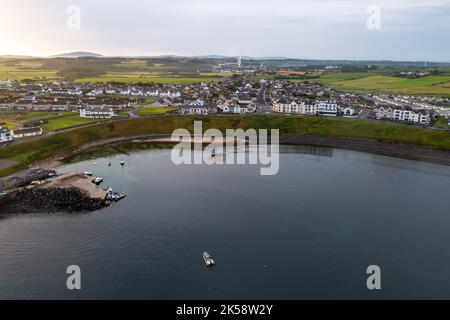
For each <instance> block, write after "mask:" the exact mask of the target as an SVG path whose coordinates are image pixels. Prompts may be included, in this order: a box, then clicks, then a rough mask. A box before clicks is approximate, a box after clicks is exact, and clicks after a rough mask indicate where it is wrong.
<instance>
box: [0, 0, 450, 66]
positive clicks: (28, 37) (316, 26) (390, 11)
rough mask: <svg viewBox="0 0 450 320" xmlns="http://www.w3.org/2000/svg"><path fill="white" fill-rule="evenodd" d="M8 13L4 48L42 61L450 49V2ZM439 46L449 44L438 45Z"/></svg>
mask: <svg viewBox="0 0 450 320" xmlns="http://www.w3.org/2000/svg"><path fill="white" fill-rule="evenodd" d="M72 4H76V5H79V6H80V8H81V9H82V28H81V30H79V31H71V30H68V29H67V28H66V27H65V26H66V19H67V13H66V8H67V6H69V5H72ZM372 4H375V5H378V6H379V7H380V8H381V12H382V29H381V30H379V31H370V30H368V29H367V27H366V19H367V7H368V6H369V5H372ZM3 9H5V10H3ZM1 12H3V15H2V14H1V13H0V41H1V40H3V41H6V42H8V44H9V45H7V46H5V49H3V48H2V49H0V50H11V49H12V48H17V50H24V49H26V48H30V50H34V51H35V53H36V54H53V53H54V51H57V52H63V51H68V50H78V49H79V50H81V49H82V50H92V51H93V50H97V51H99V52H101V53H105V54H118V55H120V54H125V52H129V53H131V52H133V53H135V54H138V53H141V54H149V53H155V54H156V53H159V52H170V53H178V54H210V53H211V54H214V53H217V54H222V53H223V54H240V53H243V54H246V55H259V56H264V55H277V56H281V55H283V56H293V57H307V58H351V59H357V58H360V59H368V58H370V59H376V58H378V59H403V58H404V57H409V58H416V59H423V57H427V58H428V57H433V58H436V59H437V58H439V59H440V58H442V57H444V56H445V55H446V54H448V52H450V50H449V47H450V44H448V43H450V41H445V37H446V36H447V37H448V34H450V20H449V19H448V17H449V16H450V1H449V0H428V1H423V0H420V1H419V0H396V1H388V0H369V1H366V0H334V1H332V0H276V1H275V0H183V1H179V0H164V1H163V0H128V1H117V2H112V1H106V0H96V1H89V0H70V1H68V0H36V1H31V2H30V1H27V0H16V1H10V2H7V3H6V4H2V11H1ZM5 12H8V13H7V14H5ZM24 21H25V22H26V23H25V22H24ZM430 21H432V23H430ZM5 30H7V31H5ZM430 39H436V41H440V42H443V43H440V44H439V45H434V46H430V45H429V44H430ZM445 42H447V43H445ZM425 43H426V44H428V46H423V44H425ZM431 47H433V49H431ZM432 50H433V51H432ZM411 51H412V52H411ZM0 53H4V52H0ZM16 53H18V52H16ZM21 53H23V52H21Z"/></svg>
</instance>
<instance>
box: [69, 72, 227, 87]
mask: <svg viewBox="0 0 450 320" xmlns="http://www.w3.org/2000/svg"><path fill="white" fill-rule="evenodd" d="M214 81H220V77H217V76H199V77H194V76H191V77H183V76H161V75H158V74H153V73H120V72H108V73H107V74H106V75H104V76H99V77H94V78H83V79H77V80H76V81H75V82H77V83H81V82H92V83H103V82H119V83H139V82H142V83H146V82H147V83H148V82H154V83H161V84H183V85H189V84H194V83H201V82H214Z"/></svg>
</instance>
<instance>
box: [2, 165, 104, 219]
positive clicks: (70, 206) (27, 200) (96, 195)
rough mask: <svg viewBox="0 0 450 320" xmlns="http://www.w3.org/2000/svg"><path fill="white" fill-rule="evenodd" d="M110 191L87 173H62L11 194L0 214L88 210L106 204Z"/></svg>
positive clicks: (4, 199) (4, 198) (3, 204)
mask: <svg viewBox="0 0 450 320" xmlns="http://www.w3.org/2000/svg"><path fill="white" fill-rule="evenodd" d="M106 197H107V193H106V192H105V191H104V190H102V189H101V188H100V187H98V186H97V185H95V184H94V183H93V182H92V177H88V176H86V175H84V174H74V173H72V174H62V175H59V176H57V177H54V178H51V179H48V180H45V181H42V182H41V184H39V185H37V186H28V187H24V188H20V189H16V190H12V191H11V192H9V193H8V195H7V197H3V198H2V199H1V201H0V214H21V213H56V212H87V211H95V210H99V209H101V208H103V207H105V206H106V205H108V202H107V201H106Z"/></svg>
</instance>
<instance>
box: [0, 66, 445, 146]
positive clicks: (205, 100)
mask: <svg viewBox="0 0 450 320" xmlns="http://www.w3.org/2000/svg"><path fill="white" fill-rule="evenodd" d="M0 94H1V96H0V116H1V115H2V112H5V111H7V112H13V111H17V112H31V111H33V112H43V113H44V112H73V113H74V114H75V113H76V114H78V115H79V117H82V118H92V119H112V118H115V117H117V116H118V115H119V113H121V114H123V113H124V111H127V112H128V114H127V115H128V116H130V115H135V116H137V115H136V114H133V110H136V109H138V108H143V107H173V108H175V107H176V110H175V111H171V113H173V114H179V115H202V116H207V115H218V114H220V115H224V116H225V115H250V114H261V115H265V114H285V115H304V116H323V117H348V118H360V119H372V120H373V121H376V120H378V121H395V122H403V123H407V124H411V125H420V126H422V127H430V128H431V127H432V124H433V122H434V120H435V119H437V118H441V117H446V118H447V120H448V117H449V116H450V110H449V109H447V108H445V106H448V105H449V103H450V101H449V99H448V98H447V99H446V98H433V97H409V96H405V97H403V96H381V95H360V94H349V93H342V92H336V91H334V90H332V89H330V88H327V87H324V86H322V85H320V84H313V83H308V82H304V83H294V82H290V81H287V80H274V79H272V80H255V78H254V77H253V76H252V75H251V74H249V75H245V74H244V75H235V76H230V77H226V78H224V79H223V80H222V81H220V82H213V83H200V84H192V85H176V84H171V85H162V84H154V83H149V84H145V85H144V84H140V85H127V84H112V83H109V84H93V83H83V84H75V83H71V82H53V83H46V82H43V83H36V82H33V83H20V82H16V81H0ZM1 125H2V124H1V123H0V143H5V142H6V143H8V142H11V141H13V140H16V139H22V138H26V137H31V136H37V135H42V134H44V133H45V132H43V130H42V128H41V127H39V126H34V125H32V126H24V127H21V128H16V129H13V130H8V129H6V128H5V127H1Z"/></svg>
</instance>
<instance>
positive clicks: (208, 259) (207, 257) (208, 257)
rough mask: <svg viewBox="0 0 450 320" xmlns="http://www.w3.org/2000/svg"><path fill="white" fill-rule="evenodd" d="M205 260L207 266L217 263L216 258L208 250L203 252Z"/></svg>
mask: <svg viewBox="0 0 450 320" xmlns="http://www.w3.org/2000/svg"><path fill="white" fill-rule="evenodd" d="M203 260H204V261H205V263H206V266H207V267H213V266H215V265H216V263H215V262H214V259H213V258H212V256H211V255H210V254H209V253H208V252H203Z"/></svg>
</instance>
